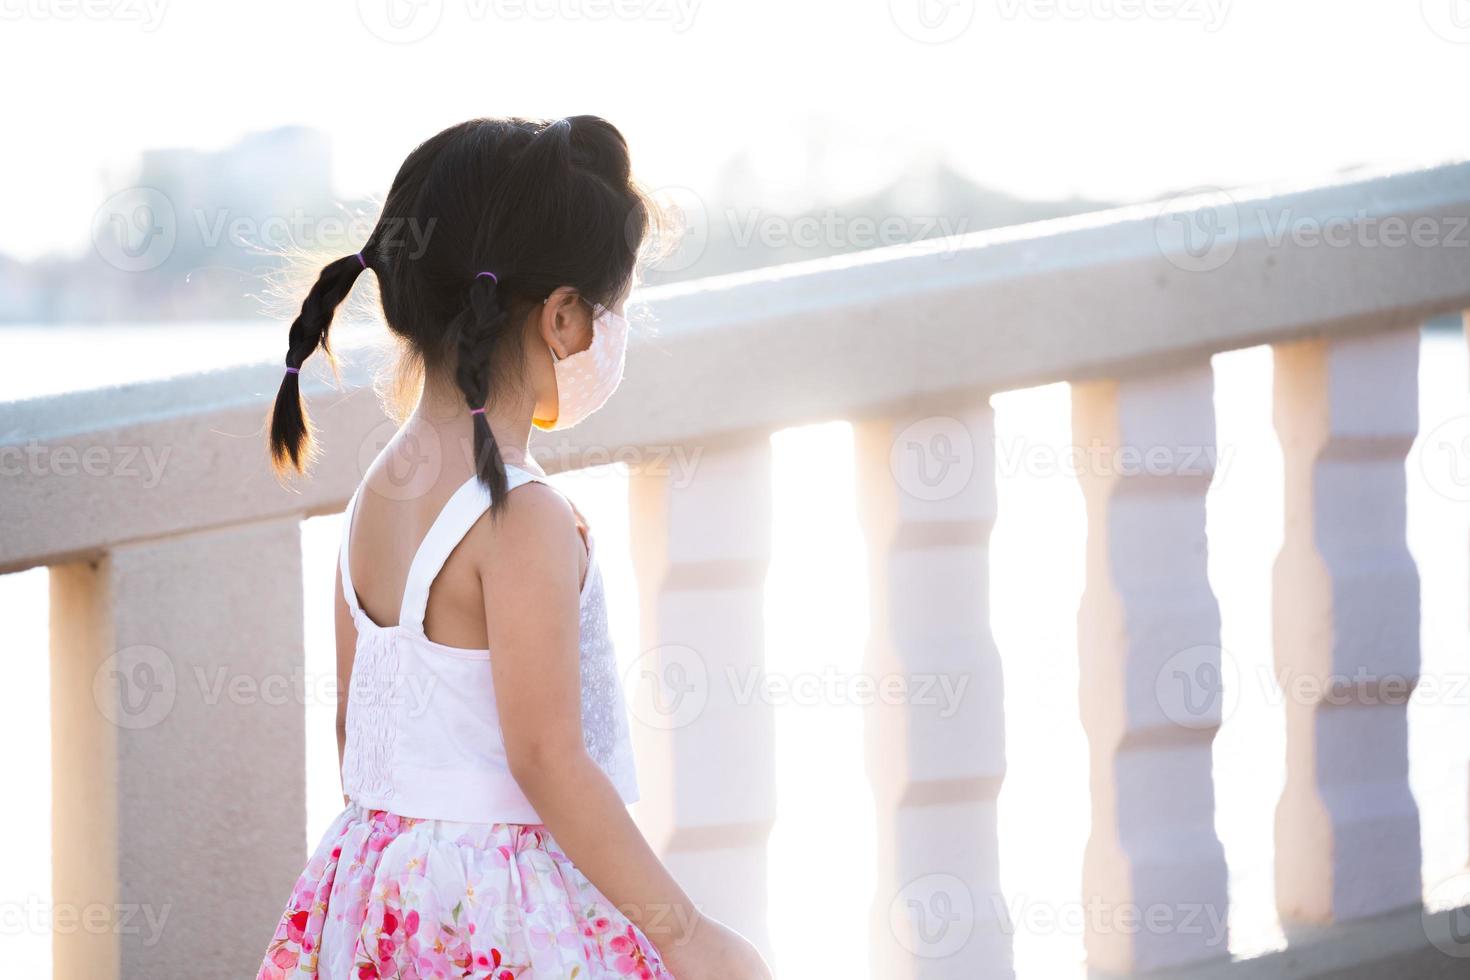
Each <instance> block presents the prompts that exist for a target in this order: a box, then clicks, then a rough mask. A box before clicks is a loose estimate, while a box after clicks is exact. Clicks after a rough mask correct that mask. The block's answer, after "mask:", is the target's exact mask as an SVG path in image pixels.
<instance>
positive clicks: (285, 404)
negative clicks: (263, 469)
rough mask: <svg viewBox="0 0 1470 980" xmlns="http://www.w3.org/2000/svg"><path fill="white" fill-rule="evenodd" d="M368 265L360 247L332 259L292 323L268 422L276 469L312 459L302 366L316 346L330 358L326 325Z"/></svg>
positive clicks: (296, 467)
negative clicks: (283, 365) (281, 374)
mask: <svg viewBox="0 0 1470 980" xmlns="http://www.w3.org/2000/svg"><path fill="white" fill-rule="evenodd" d="M365 251H366V250H364V252H365ZM366 268H367V259H366V258H364V255H363V253H361V252H360V253H358V254H356V255H346V256H343V257H342V258H340V259H337V260H336V261H335V262H330V263H328V264H327V265H326V266H325V267H324V268H323V269H322V271H321V274H320V275H319V276H317V280H316V282H315V283H314V284H313V285H312V287H311V291H310V292H308V293H307V294H306V299H305V300H303V301H302V303H301V312H300V313H298V314H297V315H296V319H295V320H293V321H292V322H291V334H290V340H289V345H290V346H289V347H288V349H287V351H286V375H285V377H283V378H282V379H281V390H280V391H279V392H277V393H276V406H275V409H274V410H273V411H272V412H271V421H270V430H271V442H270V450H271V461H272V463H274V465H275V468H276V472H277V473H278V474H280V473H284V472H285V471H286V470H287V469H294V470H297V471H298V472H299V471H301V470H303V469H305V466H306V462H307V460H308V459H309V458H310V455H311V423H310V420H309V419H308V418H307V415H306V407H305V405H303V404H302V401H301V382H300V371H301V365H302V364H303V363H304V362H305V361H306V359H307V358H308V357H310V356H311V355H312V353H313V352H315V351H316V350H317V348H321V350H322V351H323V352H324V353H325V354H326V355H327V357H328V358H331V356H332V350H331V347H330V346H329V345H328V343H327V330H328V329H329V328H330V327H331V326H332V317H333V316H334V315H335V314H336V312H337V307H338V306H340V305H341V303H342V301H343V300H344V299H346V298H347V294H348V293H350V292H351V291H352V284H353V283H355V282H356V281H357V277H358V276H359V275H361V274H362V270H364V269H366Z"/></svg>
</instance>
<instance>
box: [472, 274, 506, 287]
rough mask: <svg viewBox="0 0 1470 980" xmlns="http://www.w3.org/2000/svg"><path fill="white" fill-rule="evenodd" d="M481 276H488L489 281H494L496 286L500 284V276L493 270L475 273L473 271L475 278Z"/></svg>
mask: <svg viewBox="0 0 1470 980" xmlns="http://www.w3.org/2000/svg"><path fill="white" fill-rule="evenodd" d="M481 276H489V277H490V281H491V282H493V283H495V285H497V286H498V285H500V277H499V276H497V275H496V274H495V273H493V272H477V273H475V278H476V279H479V278H480V277H481Z"/></svg>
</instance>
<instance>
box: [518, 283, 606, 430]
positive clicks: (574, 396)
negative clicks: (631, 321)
mask: <svg viewBox="0 0 1470 980" xmlns="http://www.w3.org/2000/svg"><path fill="white" fill-rule="evenodd" d="M627 353H628V321H627V320H626V319H624V318H623V317H622V316H621V315H620V314H617V313H614V312H613V311H612V310H605V311H604V312H603V313H602V315H601V316H599V317H598V318H597V319H596V320H594V321H592V343H591V344H590V345H588V347H587V349H586V350H584V351H579V352H578V353H576V354H572V355H570V356H568V357H560V358H559V357H557V356H556V351H552V352H551V359H552V360H553V361H555V362H556V365H555V371H556V402H557V407H556V418H554V419H551V420H550V421H548V420H546V419H537V418H533V419H532V420H531V421H532V423H533V424H534V425H535V426H536V428H538V429H546V430H552V429H569V428H571V427H572V426H574V425H576V424H577V423H578V422H580V421H582V420H583V419H585V418H586V417H587V416H589V415H591V414H592V413H593V412H595V411H597V410H598V409H599V408H601V407H602V406H603V404H604V403H605V402H606V401H607V400H608V399H609V398H611V397H612V393H613V392H614V391H616V390H617V388H618V383H619V382H621V381H622V380H623V363H624V361H625V360H626V357H627Z"/></svg>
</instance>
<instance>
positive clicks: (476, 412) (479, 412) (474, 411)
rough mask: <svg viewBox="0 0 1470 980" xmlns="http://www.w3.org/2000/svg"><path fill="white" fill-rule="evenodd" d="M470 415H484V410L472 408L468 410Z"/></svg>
mask: <svg viewBox="0 0 1470 980" xmlns="http://www.w3.org/2000/svg"><path fill="white" fill-rule="evenodd" d="M470 414H471V415H484V414H485V410H484V409H483V408H472V409H470Z"/></svg>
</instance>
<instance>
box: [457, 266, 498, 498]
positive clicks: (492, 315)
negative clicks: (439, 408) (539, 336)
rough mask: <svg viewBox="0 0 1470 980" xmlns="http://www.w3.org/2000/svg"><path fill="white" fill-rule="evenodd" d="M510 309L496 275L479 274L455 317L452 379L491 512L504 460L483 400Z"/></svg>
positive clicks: (488, 390)
mask: <svg viewBox="0 0 1470 980" xmlns="http://www.w3.org/2000/svg"><path fill="white" fill-rule="evenodd" d="M508 320H509V313H508V311H507V310H506V309H505V307H504V306H503V305H502V304H501V297H500V283H499V281H498V280H497V279H496V277H495V276H493V275H489V274H481V275H478V276H476V277H475V280H474V282H473V283H472V284H471V285H470V305H469V307H468V308H466V310H465V311H464V313H462V314H461V315H460V316H459V318H458V320H457V323H458V326H459V330H458V334H459V336H458V343H457V350H456V352H455V370H454V379H455V381H456V383H458V385H459V390H460V391H462V392H464V398H465V402H466V403H467V404H468V405H469V407H470V412H471V415H470V424H471V425H472V426H473V430H474V453H475V463H474V465H475V473H476V475H478V476H479V478H480V482H481V483H482V484H484V485H485V487H486V489H488V490H489V491H490V502H491V511H492V513H498V511H499V507H500V505H501V504H502V503H503V502H504V500H505V494H506V489H507V483H506V479H505V461H504V460H502V459H501V458H500V447H499V446H498V445H497V444H496V442H495V433H493V432H491V431H490V423H488V422H486V421H485V403H486V402H487V401H489V400H490V365H491V353H492V350H493V349H494V347H495V345H496V343H497V342H498V341H499V339H500V334H501V332H502V331H503V330H505V328H506V324H507V322H508Z"/></svg>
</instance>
